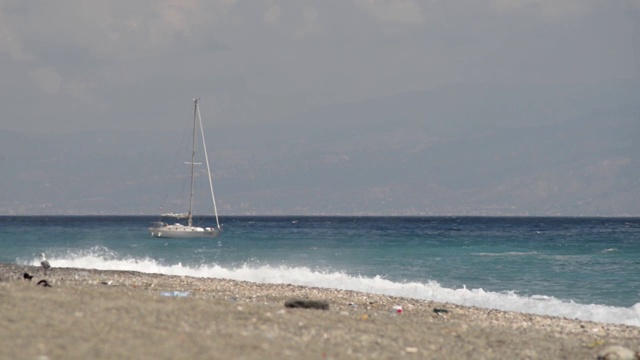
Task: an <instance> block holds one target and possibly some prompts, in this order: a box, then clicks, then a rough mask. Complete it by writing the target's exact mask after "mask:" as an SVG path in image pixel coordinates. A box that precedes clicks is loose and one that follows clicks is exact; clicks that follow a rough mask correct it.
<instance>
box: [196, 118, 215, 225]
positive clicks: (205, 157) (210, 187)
mask: <svg viewBox="0 0 640 360" xmlns="http://www.w3.org/2000/svg"><path fill="white" fill-rule="evenodd" d="M197 112H198V121H199V123H200V134H201V135H202V149H203V151H204V160H205V163H207V174H208V175H209V190H210V191H211V201H212V202H213V213H214V215H215V217H216V226H217V227H218V230H219V229H220V221H219V220H218V209H217V207H216V197H215V195H213V180H212V179H211V169H210V168H209V156H208V155H207V143H206V141H205V140H204V130H203V129H202V116H200V108H197Z"/></svg>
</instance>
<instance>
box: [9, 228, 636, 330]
mask: <svg viewBox="0 0 640 360" xmlns="http://www.w3.org/2000/svg"><path fill="white" fill-rule="evenodd" d="M157 220H158V218H157V217H149V216H0V262H4V263H17V264H22V265H39V263H40V253H42V252H44V253H46V254H47V258H48V260H49V262H50V263H51V265H52V266H54V267H73V268H86V269H103V270H131V271H139V272H143V273H158V274H167V275H182V276H193V277H200V278H224V279H233V280H243V281H250V282H256V283H272V284H294V285H304V286H312V287H321V288H335V289H345V290H355V291H361V292H366V293H373V294H386V295H392V296H399V297H405V298H414V299H424V300H433V301H438V302H446V303H453V304H459V305H467V306H476V307H482V308H491V309H500V310H507V311H516V312H521V313H530V314H540V315H551V316H559V317H566V318H572V319H581V320H589V321H595V322H600V323H611V324H626V325H631V326H640V218H581V217H578V218H567V217H332V216H327V217H325V216H313V217H311V216H300V217H298V216H277V217H268V216H238V217H222V218H221V219H220V220H221V223H222V226H223V232H222V234H221V235H220V236H219V237H216V238H209V239H158V238H154V237H151V236H150V235H149V233H148V232H147V228H148V226H149V225H150V224H151V223H152V222H154V221H157ZM195 222H196V223H199V224H201V225H205V226H210V224H211V223H215V222H214V221H213V219H211V218H197V219H196V220H195ZM176 290H180V289H176ZM400 305H401V304H400Z"/></svg>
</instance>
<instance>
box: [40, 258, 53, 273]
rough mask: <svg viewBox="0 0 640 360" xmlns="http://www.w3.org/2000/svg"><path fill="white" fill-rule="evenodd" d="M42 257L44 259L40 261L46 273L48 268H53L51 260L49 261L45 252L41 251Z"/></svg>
mask: <svg viewBox="0 0 640 360" xmlns="http://www.w3.org/2000/svg"><path fill="white" fill-rule="evenodd" d="M40 258H41V260H42V261H40V265H42V268H43V269H44V272H45V273H46V272H47V270H49V269H51V264H49V261H47V258H46V257H45V256H44V253H40Z"/></svg>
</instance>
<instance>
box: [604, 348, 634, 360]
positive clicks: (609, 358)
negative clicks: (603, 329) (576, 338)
mask: <svg viewBox="0 0 640 360" xmlns="http://www.w3.org/2000/svg"><path fill="white" fill-rule="evenodd" d="M638 359H640V353H637V352H634V351H633V350H631V349H629V348H626V347H624V346H620V345H610V346H607V347H606V348H604V349H602V350H600V352H598V360H638Z"/></svg>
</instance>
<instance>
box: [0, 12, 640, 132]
mask: <svg viewBox="0 0 640 360" xmlns="http://www.w3.org/2000/svg"><path fill="white" fill-rule="evenodd" d="M639 64H640V0H628V1H623V0H611V1H602V0H456V1H451V0H429V1H426V0H425V1H412V0H393V1H392V0H322V1H309V0H295V1H278V0H252V1H239V0H238V1H236V0H207V1H198V0H170V1H131V0H122V1H115V0H102V1H95V2H94V1H82V0H65V1H39V2H36V1H24V0H0V79H1V80H0V109H1V110H0V129H1V130H13V131H38V132H50V131H61V132H67V131H77V130H96V129H144V128H146V127H149V126H154V127H170V126H171V125H170V124H171V122H172V121H173V119H174V118H175V117H176V116H183V114H184V113H185V110H184V107H189V106H190V105H189V101H190V99H191V97H193V96H200V97H201V98H203V104H204V106H205V107H206V108H208V109H207V113H208V114H212V113H215V114H218V115H220V114H224V113H229V114H231V113H233V114H235V116H227V117H222V116H221V117H220V119H219V121H220V122H224V121H235V122H237V121H246V122H247V123H251V122H260V121H263V122H266V121H273V120H275V119H278V118H279V117H283V116H287V115H290V114H291V113H293V112H295V111H299V110H303V109H305V108H307V107H315V106H320V105H324V104H332V103H345V102H351V101H357V100H363V99H368V98H373V97H379V96H384V95H389V94H397V93H403V92H408V91H413V90H416V89H434V88H437V87H441V86H446V85H449V84H465V83H473V84H508V83H529V84H530V83H535V84H559V83H574V84H575V83H589V84H593V83H599V82H606V81H611V80H624V79H631V78H637V77H638V76H639V74H640V65H639ZM182 105H183V106H184V107H180V108H178V107H179V106H182ZM238 114H239V115H238ZM243 114H244V116H242V115H243ZM257 114H260V116H256V115H257Z"/></svg>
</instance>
